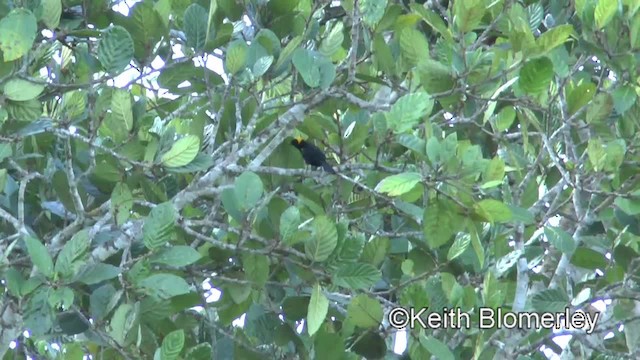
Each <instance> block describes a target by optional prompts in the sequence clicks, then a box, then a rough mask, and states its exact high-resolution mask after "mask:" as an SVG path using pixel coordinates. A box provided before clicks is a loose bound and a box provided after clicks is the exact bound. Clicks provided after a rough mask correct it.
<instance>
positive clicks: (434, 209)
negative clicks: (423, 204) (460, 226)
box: [422, 199, 456, 249]
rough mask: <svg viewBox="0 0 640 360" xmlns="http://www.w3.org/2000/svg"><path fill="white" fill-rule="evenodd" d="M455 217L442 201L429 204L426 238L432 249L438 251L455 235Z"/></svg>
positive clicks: (424, 224)
mask: <svg viewBox="0 0 640 360" xmlns="http://www.w3.org/2000/svg"><path fill="white" fill-rule="evenodd" d="M455 220H456V219H455V216H454V214H452V213H451V210H450V209H449V208H448V207H447V206H445V204H444V203H443V202H442V201H441V200H440V199H436V200H434V201H431V202H429V206H427V208H426V209H425V210H424V217H423V222H422V224H423V227H424V237H425V239H426V240H427V244H428V245H429V247H430V248H432V249H436V248H439V247H440V246H442V245H444V244H446V243H447V242H449V240H450V239H451V236H453V234H454V228H455V227H454V222H455Z"/></svg>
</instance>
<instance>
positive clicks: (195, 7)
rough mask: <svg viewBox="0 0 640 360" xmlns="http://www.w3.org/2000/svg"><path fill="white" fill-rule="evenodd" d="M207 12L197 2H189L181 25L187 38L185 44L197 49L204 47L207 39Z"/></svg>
mask: <svg viewBox="0 0 640 360" xmlns="http://www.w3.org/2000/svg"><path fill="white" fill-rule="evenodd" d="M207 14H208V12H207V10H206V9H205V8H203V7H202V6H200V5H199V4H191V5H189V7H188V8H187V9H186V10H185V11H184V17H183V19H184V20H183V26H182V29H183V31H184V35H185V36H186V38H187V46H190V47H192V48H193V49H194V50H196V51H199V50H202V49H203V48H204V45H205V43H206V39H207V23H208V21H209V18H208V16H207Z"/></svg>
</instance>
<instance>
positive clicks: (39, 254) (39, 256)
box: [24, 236, 53, 278]
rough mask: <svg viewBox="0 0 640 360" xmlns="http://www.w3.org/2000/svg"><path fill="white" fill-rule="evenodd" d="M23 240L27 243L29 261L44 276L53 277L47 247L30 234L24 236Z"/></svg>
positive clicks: (51, 260) (51, 263) (51, 262)
mask: <svg viewBox="0 0 640 360" xmlns="http://www.w3.org/2000/svg"><path fill="white" fill-rule="evenodd" d="M24 242H25V244H26V245H27V252H28V253H29V256H30V257H31V261H32V262H33V264H34V265H35V266H36V267H37V268H38V271H39V272H40V273H42V274H43V275H44V276H46V277H49V278H51V277H53V259H52V258H51V255H50V254H49V250H47V247H46V246H44V244H43V243H41V242H40V240H38V239H36V238H33V237H31V236H25V238H24Z"/></svg>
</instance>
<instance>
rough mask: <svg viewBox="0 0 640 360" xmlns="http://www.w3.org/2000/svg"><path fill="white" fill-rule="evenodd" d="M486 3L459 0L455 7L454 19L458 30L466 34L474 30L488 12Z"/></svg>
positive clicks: (473, 0)
mask: <svg viewBox="0 0 640 360" xmlns="http://www.w3.org/2000/svg"><path fill="white" fill-rule="evenodd" d="M486 9H487V7H486V5H485V2H484V1H478V0H458V1H456V2H455V3H454V5H453V18H454V20H455V24H456V26H457V27H458V29H459V30H460V31H461V32H463V33H465V32H469V31H472V30H474V29H475V28H476V27H477V26H478V25H479V24H480V21H482V17H483V16H484V13H485V12H486Z"/></svg>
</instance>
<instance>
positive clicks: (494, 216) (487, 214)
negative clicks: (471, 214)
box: [473, 199, 512, 223]
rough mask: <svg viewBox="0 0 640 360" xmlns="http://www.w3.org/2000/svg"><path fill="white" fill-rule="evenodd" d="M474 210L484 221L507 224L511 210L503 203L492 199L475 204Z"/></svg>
mask: <svg viewBox="0 0 640 360" xmlns="http://www.w3.org/2000/svg"><path fill="white" fill-rule="evenodd" d="M473 207H474V210H475V211H476V213H477V214H478V215H479V216H482V217H483V218H484V219H485V220H486V221H488V222H491V223H494V222H497V223H500V222H507V221H509V220H511V217H512V216H511V209H509V207H508V206H507V205H505V204H504V203H503V202H501V201H498V200H494V199H484V200H481V201H480V202H478V203H476V204H475V205H474V206H473Z"/></svg>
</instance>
